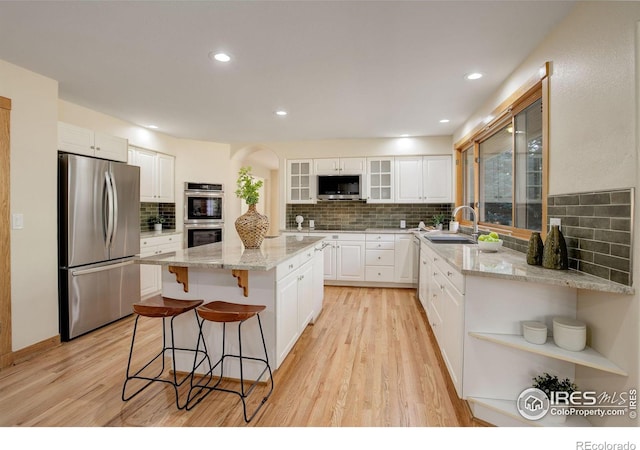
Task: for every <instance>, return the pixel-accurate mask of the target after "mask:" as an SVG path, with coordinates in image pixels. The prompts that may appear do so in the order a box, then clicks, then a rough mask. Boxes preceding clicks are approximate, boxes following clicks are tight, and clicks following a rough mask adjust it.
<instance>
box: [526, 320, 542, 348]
mask: <svg viewBox="0 0 640 450" xmlns="http://www.w3.org/2000/svg"><path fill="white" fill-rule="evenodd" d="M522 336H523V337H524V339H525V341H527V342H530V343H532V344H538V345H542V344H544V343H545V342H547V326H546V325H545V324H544V323H542V322H536V321H534V320H528V321H526V322H522Z"/></svg>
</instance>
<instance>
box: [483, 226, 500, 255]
mask: <svg viewBox="0 0 640 450" xmlns="http://www.w3.org/2000/svg"><path fill="white" fill-rule="evenodd" d="M501 247H502V239H500V236H498V233H496V232H495V231H492V232H491V233H489V234H481V235H480V236H478V249H480V251H483V252H497V251H498V250H500V248H501Z"/></svg>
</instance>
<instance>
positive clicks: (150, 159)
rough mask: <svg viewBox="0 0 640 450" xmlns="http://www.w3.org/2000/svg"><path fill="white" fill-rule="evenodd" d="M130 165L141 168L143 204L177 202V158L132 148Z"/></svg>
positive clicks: (141, 199)
mask: <svg viewBox="0 0 640 450" xmlns="http://www.w3.org/2000/svg"><path fill="white" fill-rule="evenodd" d="M129 164H131V165H134V166H138V167H140V201H141V202H148V203H173V202H175V180H174V177H175V158H174V157H173V156H171V155H165V154H162V153H157V152H154V151H151V150H146V149H142V148H137V147H130V149H129Z"/></svg>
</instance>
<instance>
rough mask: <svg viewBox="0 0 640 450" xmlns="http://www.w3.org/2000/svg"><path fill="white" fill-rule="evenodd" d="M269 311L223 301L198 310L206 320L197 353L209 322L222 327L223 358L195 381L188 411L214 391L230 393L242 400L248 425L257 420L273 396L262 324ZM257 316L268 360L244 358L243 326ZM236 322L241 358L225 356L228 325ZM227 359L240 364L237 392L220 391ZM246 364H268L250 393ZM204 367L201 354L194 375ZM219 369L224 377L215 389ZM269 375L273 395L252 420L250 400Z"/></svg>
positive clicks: (271, 378) (257, 306) (255, 411)
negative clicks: (234, 360) (245, 379)
mask: <svg viewBox="0 0 640 450" xmlns="http://www.w3.org/2000/svg"><path fill="white" fill-rule="evenodd" d="M265 308H266V306H263V305H241V304H237V303H229V302H223V301H214V302H211V303H207V304H206V305H202V306H199V307H198V308H196V311H197V313H198V316H200V318H201V319H202V321H201V322H200V333H199V336H198V344H197V345H196V350H198V349H199V348H200V339H202V341H203V344H204V335H203V333H202V327H203V325H204V323H205V321H210V322H218V323H222V356H221V357H220V359H219V360H218V361H217V362H216V363H215V364H214V365H213V366H211V364H210V363H209V371H208V372H207V373H205V374H204V376H203V377H202V378H200V379H199V380H198V382H197V383H195V384H193V378H192V386H191V389H190V390H189V396H188V397H187V410H190V409H191V408H193V407H194V406H195V405H197V404H198V403H200V402H201V401H202V400H203V399H204V398H205V397H206V396H207V395H208V394H209V393H211V391H223V392H229V393H232V394H236V395H238V396H239V397H240V399H241V400H242V410H243V414H244V420H245V422H249V421H251V419H253V418H254V417H255V415H256V414H257V413H258V411H259V410H260V408H262V406H263V405H264V404H265V402H266V401H267V399H268V398H269V397H270V396H271V393H272V392H273V374H272V373H271V366H270V365H269V356H268V354H267V346H266V344H265V341H264V333H263V331H262V322H261V321H260V312H262V311H264V309H265ZM254 316H255V317H256V318H257V319H258V327H259V328H260V337H261V339H262V348H263V349H264V359H263V358H257V357H249V356H243V355H242V324H243V323H244V322H245V321H246V320H248V319H250V318H252V317H254ZM232 322H238V354H237V355H234V354H230V353H225V336H226V326H227V323H232ZM226 358H237V359H239V361H240V390H233V389H227V388H222V387H220V382H221V381H222V379H223V376H224V360H225V359H226ZM243 360H251V361H259V362H262V363H264V369H263V370H262V372H261V373H260V375H258V376H257V377H256V379H255V381H254V382H253V383H252V384H251V386H249V388H248V389H245V385H244V369H243ZM202 363H204V361H203V360H201V361H200V362H199V363H198V362H197V354H196V357H195V358H194V366H193V372H195V371H196V369H197V368H198V366H199V365H201V364H202ZM218 366H220V376H219V377H218V379H217V380H216V381H215V383H214V384H213V385H209V383H210V382H211V380H213V378H214V375H213V371H214V370H215V369H216V368H217V367H218ZM267 371H268V372H269V380H270V382H271V388H270V389H269V392H268V393H267V395H265V396H264V397H263V398H262V401H261V402H260V404H259V405H258V406H257V408H256V409H255V410H254V411H253V412H252V413H251V415H250V416H248V415H247V402H246V400H247V398H248V397H249V395H250V394H251V392H252V391H253V389H254V388H255V387H256V385H257V384H258V383H259V382H260V380H261V379H262V377H263V376H264V375H265V373H266V372H267ZM202 382H204V384H201V383H202ZM203 391H205V392H204V394H203V395H200V394H201V393H202V392H203Z"/></svg>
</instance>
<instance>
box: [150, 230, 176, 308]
mask: <svg viewBox="0 0 640 450" xmlns="http://www.w3.org/2000/svg"><path fill="white" fill-rule="evenodd" d="M180 249H182V234H180V233H179V234H171V235H165V236H153V237H149V238H142V239H140V256H141V257H143V258H144V257H147V256H154V255H161V254H163V253H170V252H175V251H177V250H180ZM161 292H162V267H161V266H155V265H151V264H140V298H141V299H145V298H149V297H153V296H154V295H158V294H160V293H161Z"/></svg>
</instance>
